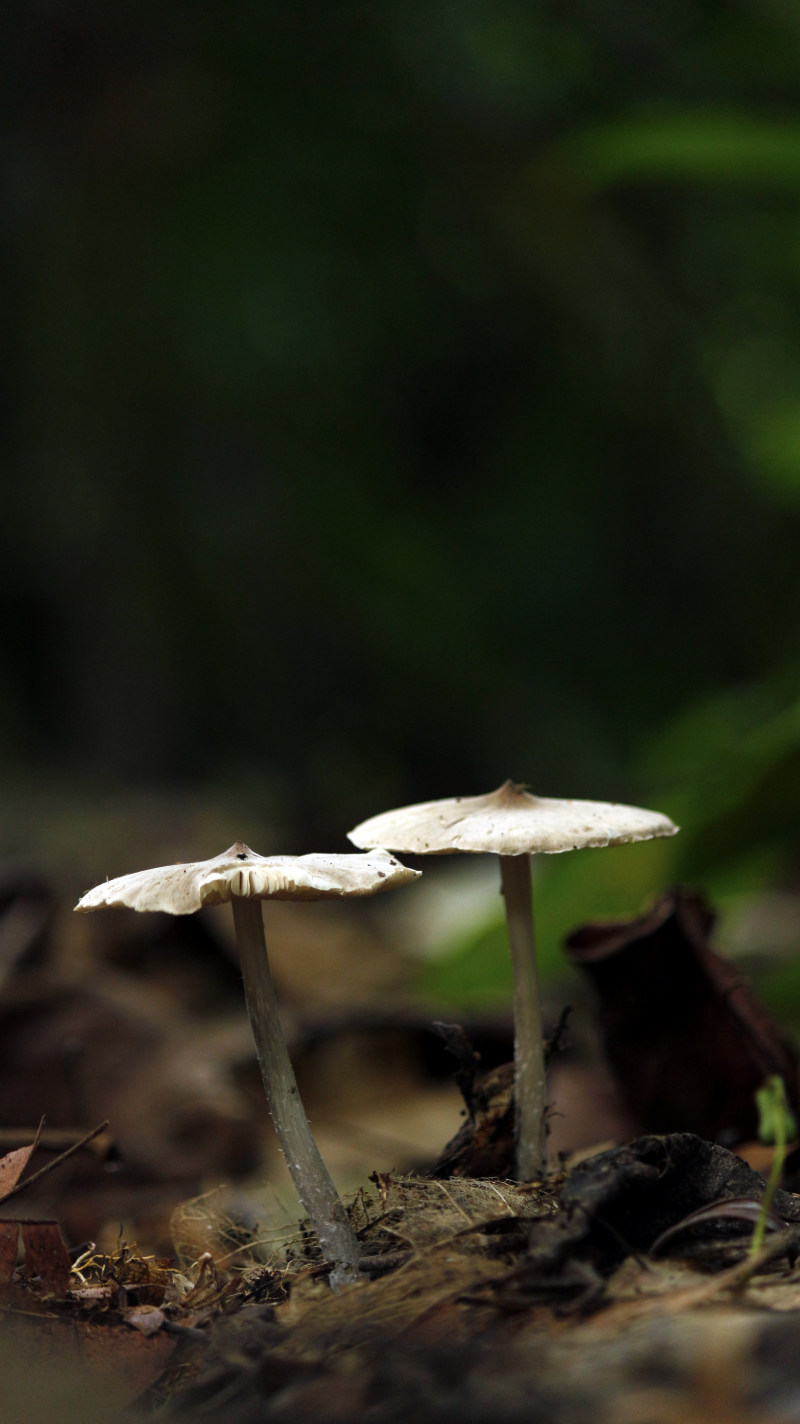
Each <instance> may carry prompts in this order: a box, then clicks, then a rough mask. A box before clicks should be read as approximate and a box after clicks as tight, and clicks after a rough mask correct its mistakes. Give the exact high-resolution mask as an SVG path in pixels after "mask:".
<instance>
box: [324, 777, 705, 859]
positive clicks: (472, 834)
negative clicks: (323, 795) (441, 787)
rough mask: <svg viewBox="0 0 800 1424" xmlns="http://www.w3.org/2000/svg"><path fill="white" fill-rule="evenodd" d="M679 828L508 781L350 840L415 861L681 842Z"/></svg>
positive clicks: (633, 810) (382, 822) (369, 827)
mask: <svg viewBox="0 0 800 1424" xmlns="http://www.w3.org/2000/svg"><path fill="white" fill-rule="evenodd" d="M677 830H678V827H677V826H675V825H673V823H672V821H670V819H669V817H668V816H662V815H660V814H659V813H658V812H657V811H642V810H640V809H639V807H638V806H621V805H618V804H617V803H606V802H604V801H556V800H553V799H552V798H551V797H549V796H532V795H531V794H530V792H528V791H526V790H525V788H524V787H523V786H517V785H515V784H514V782H512V781H506V782H505V783H504V784H503V785H502V786H500V787H498V789H497V790H496V791H492V792H490V793H489V795H488V796H456V797H454V798H452V799H448V800H445V801H423V802H421V803H420V804H419V805H417V806H403V807H402V808H401V809H400V810H398V811H386V812H384V813H383V815H380V816H373V817H372V818H371V819H370V820H369V821H362V823H361V825H360V826H356V828H355V830H352V831H350V832H349V833H348V839H349V840H351V841H352V842H353V844H354V845H357V846H360V847H362V848H368V847H373V846H391V848H392V850H397V851H403V852H405V853H406V854H408V855H448V854H452V853H453V852H455V851H474V852H479V851H494V852H495V853H496V854H497V855H530V854H532V853H533V852H543V853H544V854H547V855H554V854H558V853H559V852H560V851H565V850H578V849H580V848H581V847H584V846H608V845H622V844H623V843H624V842H626V841H646V840H650V839H651V837H653V836H674V835H675V833H676V831H677Z"/></svg>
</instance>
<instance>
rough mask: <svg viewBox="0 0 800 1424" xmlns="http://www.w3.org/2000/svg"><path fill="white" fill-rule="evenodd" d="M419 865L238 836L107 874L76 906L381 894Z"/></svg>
mask: <svg viewBox="0 0 800 1424" xmlns="http://www.w3.org/2000/svg"><path fill="white" fill-rule="evenodd" d="M419 874H420V872H419V871H418V870H409V869H408V867H407V866H405V865H401V864H400V862H399V861H397V860H395V858H394V856H392V855H390V854H389V852H388V851H386V850H378V851H374V852H372V853H371V854H368V855H299V856H294V855H272V856H263V855H258V854H257V853H256V851H253V850H251V849H250V847H249V846H246V845H244V843H243V842H242V841H236V842H235V843H234V844H233V845H232V846H231V847H230V849H229V850H226V851H223V853H222V855H218V856H215V857H214V859H213V860H197V861H192V862H190V863H188V864H186V865H161V866H157V867H156V868H155V869H154V870H139V871H136V872H135V873H134V874H133V875H121V876H120V877H119V878H118V879H117V880H107V881H105V883H104V884H102V885H97V886H96V887H95V889H94V890H89V891H88V893H87V894H86V895H84V896H82V898H81V899H80V900H79V901H78V903H77V905H76V906H75V909H76V910H84V911H86V910H99V909H101V908H102V907H103V906H106V905H127V906H128V907H129V908H130V909H132V910H164V911H166V913H167V914H168V915H191V914H193V913H194V911H195V910H199V909H200V908H201V907H202V906H203V905H221V904H224V903H225V902H226V901H228V900H232V899H234V897H237V896H239V897H243V898H245V899H258V900H268V899H272V900H325V899H331V898H335V897H339V896H346V895H377V894H379V893H380V892H381V891H383V890H389V889H391V888H392V887H394V886H397V885H405V884H407V883H408V881H410V880H416V879H417V876H418V875H419Z"/></svg>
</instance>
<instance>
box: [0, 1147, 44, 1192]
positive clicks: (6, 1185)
mask: <svg viewBox="0 0 800 1424" xmlns="http://www.w3.org/2000/svg"><path fill="white" fill-rule="evenodd" d="M35 1150H36V1143H35V1142H32V1143H31V1144H30V1146H29V1147H17V1148H15V1150H14V1151H13V1152H7V1153H6V1155H5V1157H0V1201H2V1200H3V1197H5V1196H7V1195H8V1193H9V1192H10V1191H12V1189H13V1188H14V1187H15V1186H16V1185H17V1182H18V1181H19V1179H20V1177H21V1176H22V1173H23V1172H24V1171H25V1168H26V1167H27V1165H28V1163H29V1162H30V1160H31V1157H32V1156H33V1154H34V1152H35Z"/></svg>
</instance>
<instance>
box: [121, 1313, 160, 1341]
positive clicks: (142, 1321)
mask: <svg viewBox="0 0 800 1424" xmlns="http://www.w3.org/2000/svg"><path fill="white" fill-rule="evenodd" d="M166 1318H167V1317H166V1315H165V1314H164V1312H163V1310H159V1308H158V1306H157V1305H134V1306H131V1308H130V1310H123V1312H122V1319H123V1320H124V1321H125V1324H126V1325H130V1326H131V1328H132V1329H134V1330H139V1331H140V1332H141V1334H142V1335H147V1336H150V1335H157V1334H158V1332H159V1330H160V1329H161V1327H162V1325H163V1324H164V1322H165V1320H166Z"/></svg>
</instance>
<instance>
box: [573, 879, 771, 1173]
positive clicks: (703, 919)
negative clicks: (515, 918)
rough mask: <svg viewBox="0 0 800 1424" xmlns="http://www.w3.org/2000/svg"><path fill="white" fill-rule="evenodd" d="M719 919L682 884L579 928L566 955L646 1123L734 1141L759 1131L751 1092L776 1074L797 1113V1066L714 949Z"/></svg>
mask: <svg viewBox="0 0 800 1424" xmlns="http://www.w3.org/2000/svg"><path fill="white" fill-rule="evenodd" d="M714 919H715V916H714V913H713V911H712V910H710V909H709V907H708V906H707V905H706V904H705V902H704V900H703V899H702V897H701V896H700V895H699V894H697V893H695V892H693V891H689V890H673V891H670V892H669V893H668V894H666V895H664V896H663V897H662V899H661V900H659V901H658V903H657V904H656V905H655V906H654V907H653V909H652V910H650V911H649V913H648V914H646V915H644V916H642V917H641V918H639V919H635V920H627V921H623V922H620V923H617V924H589V925H585V926H583V928H581V929H579V930H576V931H575V933H574V934H572V935H570V937H569V939H568V940H567V952H568V954H569V956H570V958H571V959H572V960H573V962H574V963H575V964H577V965H578V966H579V968H580V969H582V970H583V971H584V973H586V974H587V975H588V976H589V978H591V980H592V981H593V983H594V986H595V989H596V990H597V993H598V996H599V1008H598V1014H599V1019H600V1025H601V1029H602V1032H603V1037H604V1040H605V1050H606V1056H607V1058H608V1062H609V1064H610V1066H611V1069H612V1071H613V1073H614V1075H615V1078H616V1081H617V1085H618V1087H619V1090H620V1093H621V1095H622V1097H623V1100H624V1102H625V1103H626V1105H627V1107H628V1109H629V1110H630V1112H631V1113H632V1114H633V1116H634V1117H635V1119H636V1121H637V1123H638V1126H639V1130H641V1131H645V1132H656V1133H668V1132H694V1133H696V1134H697V1135H698V1137H703V1138H706V1139H707V1140H708V1141H711V1142H718V1141H721V1142H724V1143H725V1144H726V1145H727V1146H731V1145H733V1144H734V1143H737V1142H743V1141H747V1140H749V1139H752V1138H754V1137H755V1136H756V1130H757V1126H758V1114H757V1109H756V1104H755V1099H754V1094H755V1091H756V1089H757V1088H759V1087H760V1086H761V1084H762V1083H763V1082H764V1079H765V1078H767V1077H769V1076H770V1075H771V1074H773V1073H777V1074H779V1075H780V1077H782V1078H783V1081H784V1083H785V1084H786V1091H787V1094H788V1096H789V1101H790V1104H791V1107H792V1111H793V1112H794V1113H795V1115H796V1116H797V1113H798V1106H799V1105H798V1086H797V1085H798V1063H797V1055H796V1053H795V1050H794V1048H793V1047H792V1046H791V1045H790V1044H789V1043H788V1042H787V1040H786V1039H785V1038H784V1036H783V1034H782V1033H781V1031H780V1029H779V1028H778V1026H777V1025H776V1024H775V1023H774V1022H773V1020H772V1019H771V1018H770V1016H769V1014H768V1013H767V1012H766V1010H765V1009H763V1008H762V1006H761V1005H760V1004H759V1003H758V1001H757V999H756V997H755V995H754V993H753V991H752V989H751V988H750V985H749V984H748V983H747V981H746V980H745V979H743V978H742V976H741V974H740V973H739V971H738V970H737V969H736V968H735V966H734V965H732V964H730V963H729V962H728V961H727V960H725V959H723V958H722V957H721V956H720V955H718V954H716V953H715V952H714V951H713V950H712V949H711V947H710V945H709V942H708V940H709V935H710V932H711V928H712V926H713V924H714Z"/></svg>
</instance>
